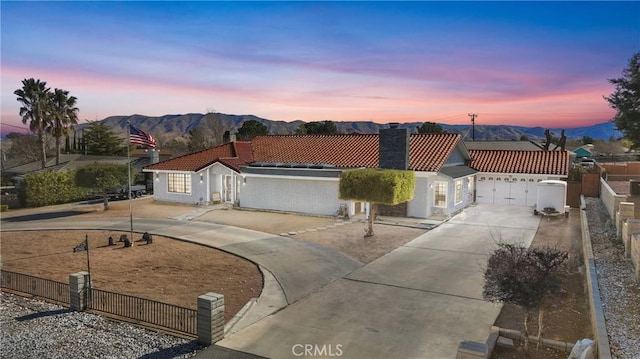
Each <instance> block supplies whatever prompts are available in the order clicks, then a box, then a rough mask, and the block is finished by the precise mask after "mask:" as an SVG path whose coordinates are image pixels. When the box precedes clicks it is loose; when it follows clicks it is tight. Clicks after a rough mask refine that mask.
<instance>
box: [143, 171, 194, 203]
mask: <svg viewBox="0 0 640 359" xmlns="http://www.w3.org/2000/svg"><path fill="white" fill-rule="evenodd" d="M185 173H186V172H185ZM189 174H190V176H191V193H172V192H171V193H170V192H168V188H169V185H168V183H167V180H168V175H167V173H166V172H160V173H158V174H155V173H154V180H153V199H155V200H156V201H162V202H176V203H185V204H197V203H198V201H199V200H200V197H203V198H204V196H205V192H206V191H205V189H206V188H205V187H206V186H204V185H201V184H200V175H199V174H198V175H196V174H194V173H189Z"/></svg>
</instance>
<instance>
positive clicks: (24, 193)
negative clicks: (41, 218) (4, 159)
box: [20, 171, 87, 207]
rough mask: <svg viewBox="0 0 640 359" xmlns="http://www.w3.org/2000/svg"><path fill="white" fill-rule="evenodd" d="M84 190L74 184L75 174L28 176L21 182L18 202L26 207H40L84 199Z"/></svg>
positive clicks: (55, 173) (68, 172) (56, 173)
mask: <svg viewBox="0 0 640 359" xmlns="http://www.w3.org/2000/svg"><path fill="white" fill-rule="evenodd" d="M86 193H87V190H86V189H83V188H79V187H77V186H76V184H75V172H74V171H63V172H42V173H31V174H28V175H27V176H26V177H25V179H24V181H23V182H22V187H21V190H20V201H21V202H22V204H23V205H25V206H26V207H41V206H49V205H52V204H60V203H68V202H73V201H78V200H82V199H84V197H85V195H86Z"/></svg>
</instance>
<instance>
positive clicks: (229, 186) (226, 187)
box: [222, 175, 233, 203]
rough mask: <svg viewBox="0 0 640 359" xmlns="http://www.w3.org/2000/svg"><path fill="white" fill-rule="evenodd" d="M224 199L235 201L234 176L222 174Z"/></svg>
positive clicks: (228, 201) (225, 200)
mask: <svg viewBox="0 0 640 359" xmlns="http://www.w3.org/2000/svg"><path fill="white" fill-rule="evenodd" d="M222 200H223V201H224V202H227V203H230V202H233V177H232V176H229V175H224V176H222Z"/></svg>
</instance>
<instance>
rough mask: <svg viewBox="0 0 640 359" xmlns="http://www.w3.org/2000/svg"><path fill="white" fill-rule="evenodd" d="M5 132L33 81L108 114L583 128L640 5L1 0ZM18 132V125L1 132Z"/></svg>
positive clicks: (604, 115) (625, 46)
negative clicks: (22, 91) (27, 82)
mask: <svg viewBox="0 0 640 359" xmlns="http://www.w3.org/2000/svg"><path fill="white" fill-rule="evenodd" d="M0 11H1V21H2V22H1V32H2V35H1V36H2V38H1V40H2V43H1V76H2V80H1V86H2V87H1V92H2V94H1V101H2V107H1V111H2V124H3V126H2V131H3V132H9V131H10V130H15V129H16V128H15V127H10V126H6V125H11V126H18V127H26V126H25V125H22V124H21V123H20V116H19V114H18V112H19V107H20V104H19V103H18V102H17V101H16V96H15V95H14V94H13V92H14V91H15V90H16V89H18V88H20V87H21V86H22V85H21V81H22V80H23V79H25V78H31V77H34V78H36V79H41V80H43V81H46V82H47V84H48V85H49V86H50V87H51V88H52V89H53V88H62V89H65V90H68V91H70V93H71V95H73V96H76V97H77V98H78V107H79V108H80V112H79V118H80V122H84V121H85V120H91V121H93V120H101V119H103V118H105V117H108V116H112V115H133V114H142V115H148V116H161V115H165V114H184V113H205V112H207V111H215V112H222V113H227V114H236V115H242V114H253V115H256V116H259V117H264V118H268V119H271V120H283V121H294V120H302V121H307V122H308V121H322V120H332V121H374V122H379V123H387V122H414V121H415V122H424V121H432V122H438V123H448V124H467V123H470V119H469V116H468V114H469V113H476V114H478V118H477V119H476V124H508V125H523V126H542V127H553V128H558V127H567V128H568V127H577V126H587V125H591V124H595V123H602V122H606V121H608V120H610V119H611V118H612V116H613V114H614V111H613V110H612V109H610V108H609V106H608V103H607V102H606V101H605V100H604V99H603V96H607V95H609V94H610V93H611V92H612V91H613V87H612V86H611V85H610V84H609V82H608V81H607V79H610V78H614V77H620V76H621V72H622V70H623V68H625V67H626V66H627V64H628V61H629V59H630V58H631V56H632V55H633V54H634V53H635V52H638V51H640V2H637V1H630V2H448V1H444V2H7V1H2V2H1V3H0ZM7 127H10V128H7Z"/></svg>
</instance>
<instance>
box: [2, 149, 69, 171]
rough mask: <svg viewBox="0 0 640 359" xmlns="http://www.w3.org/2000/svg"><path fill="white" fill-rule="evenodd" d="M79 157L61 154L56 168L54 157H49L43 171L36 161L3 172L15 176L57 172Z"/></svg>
mask: <svg viewBox="0 0 640 359" xmlns="http://www.w3.org/2000/svg"><path fill="white" fill-rule="evenodd" d="M80 156H82V155H81V154H61V155H60V164H59V165H57V166H56V156H51V157H47V161H46V167H45V168H44V169H43V168H41V163H40V161H39V160H38V161H34V162H29V163H25V164H23V165H20V166H15V167H11V168H7V169H5V172H6V173H12V174H16V175H22V174H27V173H31V172H37V171H51V170H58V169H60V168H62V167H63V166H64V165H65V164H66V163H68V162H70V161H73V160H75V159H77V158H79V157H80Z"/></svg>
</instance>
